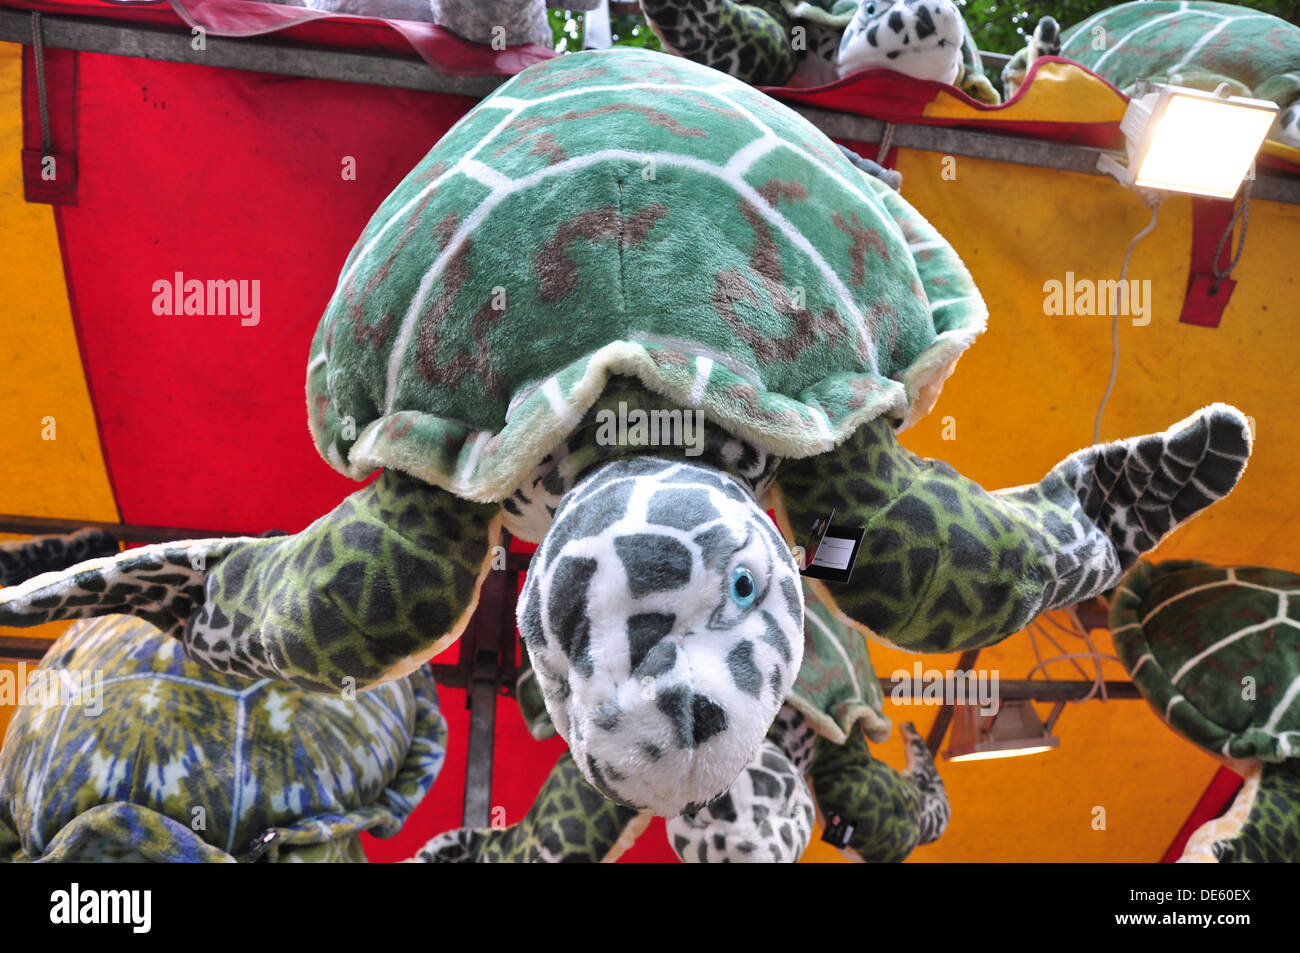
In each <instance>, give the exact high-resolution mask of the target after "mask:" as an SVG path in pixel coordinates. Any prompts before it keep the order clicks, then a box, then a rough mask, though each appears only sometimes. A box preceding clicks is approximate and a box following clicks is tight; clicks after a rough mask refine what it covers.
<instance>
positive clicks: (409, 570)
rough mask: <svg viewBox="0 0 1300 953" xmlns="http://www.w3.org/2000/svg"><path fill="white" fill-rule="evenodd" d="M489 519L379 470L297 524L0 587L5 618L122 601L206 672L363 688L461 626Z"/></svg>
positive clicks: (140, 552)
mask: <svg viewBox="0 0 1300 953" xmlns="http://www.w3.org/2000/svg"><path fill="white" fill-rule="evenodd" d="M497 519H498V508H497V507H495V506H485V505H482V504H477V503H470V502H467V501H464V500H460V499H458V498H456V497H455V496H453V495H451V494H450V493H448V492H446V491H445V490H440V489H437V488H435V487H431V486H429V485H428V484H426V483H423V482H422V481H420V480H416V479H414V478H412V477H408V476H406V475H405V474H403V473H400V472H398V471H395V470H386V471H384V472H383V473H382V474H381V475H380V476H379V478H378V479H376V480H375V481H373V482H372V483H370V484H369V485H368V486H366V487H364V488H363V489H361V490H358V491H357V492H355V493H353V494H352V495H351V496H348V497H347V498H346V499H344V500H343V502H342V503H340V504H339V505H338V506H337V507H336V508H335V509H334V510H333V511H332V512H330V513H328V514H326V515H325V516H323V517H321V518H320V519H319V520H317V521H316V522H315V523H313V524H312V525H311V526H309V527H308V528H307V529H305V530H303V531H302V532H301V533H298V534H296V535H293V536H277V537H271V538H249V537H239V538H231V539H207V540H192V541H186V542H178V543H163V544H158V545H155V546H146V547H142V548H140V549H133V550H128V551H127V552H125V553H122V554H121V555H119V556H116V557H110V558H103V559H95V560H91V561H89V562H86V563H81V564H79V565H77V566H74V567H72V568H71V569H68V570H66V571H64V572H62V573H47V574H45V575H42V576H37V577H34V578H32V579H29V580H27V581H26V582H24V583H22V584H21V585H18V586H13V587H9V588H5V589H0V625H15V626H29V625H37V624H39V623H41V622H47V621H50V620H53V619H77V618H88V617H92V616H102V615H108V614H111V613H119V612H130V613H131V614H133V615H135V616H136V617H138V618H141V619H145V620H147V621H148V622H150V623H152V624H153V625H155V626H157V627H158V628H160V629H162V630H163V631H164V632H166V633H167V634H168V635H172V636H175V637H177V638H180V639H181V640H182V641H183V642H184V643H185V648H186V651H187V652H188V653H189V655H190V657H191V658H193V659H194V660H195V661H197V662H199V663H200V664H201V665H203V666H205V667H206V668H208V669H210V670H212V671H215V672H222V673H225V674H232V675H242V676H245V677H248V678H274V679H280V680H283V681H289V682H293V683H294V684H295V685H298V686H300V687H302V688H306V689H311V690H314V691H322V692H339V691H343V690H346V689H364V688H367V687H369V686H371V685H374V684H377V683H378V682H381V681H384V680H386V679H389V678H396V677H399V676H401V675H406V674H408V673H409V672H411V671H413V670H414V669H415V668H417V667H418V666H419V665H420V664H421V663H422V662H423V661H424V660H426V659H428V658H429V657H430V656H432V655H435V654H437V653H438V652H439V651H441V649H442V648H443V647H444V646H446V645H447V644H449V643H450V642H452V641H455V639H456V638H458V637H459V636H460V633H461V631H462V630H463V629H464V627H465V624H466V623H467V622H468V620H469V617H470V615H471V614H472V613H473V609H474V606H475V605H476V603H477V600H478V588H479V583H480V582H481V580H482V576H483V573H484V572H486V568H487V565H488V555H489V553H490V551H491V547H492V545H493V544H494V543H495V541H496V535H497V526H498V522H497Z"/></svg>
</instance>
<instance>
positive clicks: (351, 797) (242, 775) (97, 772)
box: [0, 616, 446, 862]
mask: <svg viewBox="0 0 1300 953" xmlns="http://www.w3.org/2000/svg"><path fill="white" fill-rule="evenodd" d="M37 672H40V673H42V674H41V675H39V676H38V675H37V674H35V673H33V674H31V675H30V676H29V679H30V680H29V685H28V695H27V699H26V701H27V703H26V704H24V705H21V706H20V707H19V708H18V710H17V713H16V714H15V715H14V718H13V721H12V722H11V724H10V727H9V732H8V734H7V735H6V737H5V743H4V747H3V748H0V859H3V860H7V861H45V862H51V861H91V860H145V861H214V862H229V861H251V860H266V861H272V860H278V861H285V860H305V859H311V860H341V859H348V860H364V855H363V854H362V853H361V850H360V842H359V841H358V839H357V836H356V835H357V834H358V833H359V832H360V831H363V830H366V831H370V832H371V833H372V834H375V835H376V836H379V837H391V836H392V835H393V834H395V833H397V831H398V830H399V829H400V827H401V825H402V822H403V821H404V820H405V819H406V817H408V816H409V815H410V813H411V812H412V811H413V810H414V809H415V807H416V806H417V805H418V804H419V803H420V800H421V799H422V798H423V797H424V795H425V794H426V793H427V792H428V790H429V788H430V786H431V785H432V784H433V781H434V779H435V778H436V777H437V775H438V772H439V770H440V769H441V766H442V761H443V755H444V751H445V747H446V723H445V721H444V719H443V717H442V715H441V714H440V713H439V711H438V702H437V692H436V689H435V687H434V684H433V678H432V674H431V672H430V671H429V670H428V669H427V668H424V669H421V670H419V671H417V672H415V673H413V674H412V675H411V676H409V677H408V678H404V679H401V680H398V681H394V682H390V683H389V684H386V685H383V686H381V687H379V688H377V689H375V690H373V691H371V692H363V693H359V694H356V695H355V696H354V697H349V696H345V695H341V694H334V695H313V694H309V693H305V692H302V691H299V690H298V689H296V688H293V687H292V686H287V685H284V684H280V683H275V682H270V681H268V680H261V681H257V682H250V681H246V680H243V679H240V678H236V677H233V676H226V675H218V674H214V673H212V672H209V671H207V670H205V669H203V668H201V667H200V666H198V665H196V664H195V663H193V662H191V661H189V660H187V659H186V658H185V655H184V650H183V649H182V647H181V644H180V643H179V642H178V641H176V640H174V639H171V638H168V637H167V636H165V635H164V634H163V633H162V632H160V631H159V630H158V629H156V628H154V627H153V626H152V625H150V624H149V623H147V622H144V621H142V620H139V619H133V618H130V617H126V616H115V617H109V618H105V619H99V620H95V621H93V622H79V623H77V624H75V625H73V626H71V627H70V628H69V629H68V631H67V632H66V633H65V634H64V635H63V636H62V637H61V638H60V639H59V640H58V641H57V642H56V643H55V644H54V645H53V646H52V647H51V649H50V651H49V654H48V655H47V656H46V662H45V663H43V665H42V667H41V668H40V669H38V670H37ZM56 685H57V686H58V687H57V688H56ZM200 809H201V810H200Z"/></svg>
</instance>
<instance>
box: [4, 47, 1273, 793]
mask: <svg viewBox="0 0 1300 953" xmlns="http://www.w3.org/2000/svg"><path fill="white" fill-rule="evenodd" d="M985 319H986V309H985V306H984V303H983V300H982V299H981V297H980V295H979V292H978V290H977V289H976V287H975V285H974V282H973V281H972V280H971V277H970V274H969V273H968V272H967V271H966V269H965V267H964V266H963V265H962V263H961V261H960V259H959V258H958V257H957V255H956V253H955V252H954V251H953V250H952V248H951V247H950V246H949V245H948V243H947V242H945V241H944V240H943V239H942V238H941V237H940V236H939V235H938V233H937V232H935V230H934V229H933V228H932V227H931V226H930V225H929V224H928V223H927V222H926V221H925V220H924V219H923V218H922V217H921V216H920V215H918V214H917V213H916V211H915V210H914V209H912V208H911V206H909V205H908V204H907V203H906V202H905V201H903V199H901V198H900V197H899V196H898V195H897V194H896V193H894V192H893V191H892V190H891V189H890V188H889V187H888V186H887V185H885V184H884V183H882V182H880V181H878V180H877V179H875V178H873V177H872V176H870V175H867V174H866V173H864V172H862V171H861V170H859V169H858V168H856V167H855V166H854V164H853V163H852V162H850V161H849V159H847V158H846V157H845V156H844V155H843V154H842V153H841V152H840V151H839V150H838V149H837V148H836V147H835V146H834V144H833V143H832V142H831V141H830V140H829V139H827V138H826V137H825V136H824V135H822V133H821V132H819V131H818V130H817V129H816V128H815V127H813V126H812V125H811V124H810V123H808V122H807V121H805V120H804V119H803V118H802V117H800V116H799V115H798V114H796V113H795V112H793V111H791V110H790V109H788V108H786V107H785V106H782V105H781V104H779V103H777V102H776V101H775V100H772V99H770V98H769V97H767V96H765V95H763V94H762V93H760V92H758V91H757V90H755V89H753V88H752V87H749V86H746V85H745V84H743V83H741V82H739V81H738V80H735V79H732V78H731V77H728V76H725V75H723V74H721V73H719V72H717V71H715V70H710V69H706V68H705V67H702V66H698V65H696V64H694V63H690V62H687V61H685V60H682V59H678V58H675V57H671V56H666V55H663V54H659V53H651V52H647V51H639V50H629V49H620V50H611V51H606V52H592V53H577V54H573V55H572V56H565V57H559V58H557V59H554V60H551V61H548V62H546V63H543V64H540V65H538V66H536V67H532V68H530V69H528V70H525V71H524V72H522V73H520V74H519V75H518V76H516V77H515V78H514V79H512V80H510V81H509V82H508V83H506V84H505V85H503V86H502V87H500V89H498V90H497V91H496V92H494V93H493V94H492V95H491V96H489V97H488V98H487V99H485V100H484V101H483V102H481V103H480V104H478V105H477V106H476V107H475V108H474V109H473V110H471V111H470V112H469V113H468V114H467V115H466V116H465V117H464V118H463V119H461V121H460V122H459V123H457V125H456V126H455V128H453V129H452V130H451V131H450V132H449V133H448V134H447V135H446V136H445V137H444V138H443V139H442V140H441V141H440V142H439V143H438V144H437V145H436V146H435V147H434V148H433V150H432V151H431V152H430V153H429V154H428V156H426V158H425V159H424V160H423V161H422V162H420V163H419V165H417V166H416V168H415V169H414V170H413V171H412V172H411V174H410V175H409V176H408V177H407V178H406V180H405V181H403V182H402V183H401V184H400V185H399V186H398V187H397V189H396V190H395V191H394V192H393V194H392V195H390V196H389V197H388V198H387V199H386V200H385V201H384V203H383V204H382V205H381V206H380V208H379V210H378V211H377V212H376V214H375V216H374V218H373V219H372V220H371V223H370V225H369V226H368V227H367V228H366V230H365V232H364V233H363V234H362V236H361V238H360V240H359V241H358V243H357V245H356V247H355V248H354V250H353V252H352V254H351V256H350V257H349V258H348V261H347V263H346V265H345V266H344V269H343V274H342V275H341V277H340V279H339V283H338V287H337V289H336V291H335V294H334V297H333V299H332V300H331V303H330V305H329V307H328V309H327V310H326V313H325V315H324V317H323V318H322V320H321V322H320V325H319V327H318V329H317V332H316V336H315V339H314V341H313V343H312V347H311V355H310V359H309V361H308V365H307V396H308V409H309V423H310V426H311V432H312V435H313V436H314V438H315V440H316V444H317V447H318V449H319V450H320V452H321V454H322V456H323V457H324V458H325V459H326V460H327V461H328V462H329V463H331V464H332V465H333V466H334V467H336V468H337V469H338V470H339V471H340V472H342V473H345V474H347V475H349V476H351V477H353V478H355V479H358V480H361V479H364V478H366V477H368V476H370V475H372V474H374V473H375V472H376V471H379V475H378V478H377V479H375V480H374V481H373V482H371V483H369V484H368V485H366V486H365V487H364V488H362V489H360V490H358V491H357V492H355V493H353V494H352V495H351V496H349V497H347V498H346V499H344V500H343V501H342V502H341V503H340V504H339V505H338V506H337V507H336V508H335V509H334V510H333V511H332V512H330V513H328V514H327V515H325V516H323V517H321V518H320V519H318V520H317V521H316V522H314V523H313V524H311V525H310V526H309V527H307V528H306V529H304V530H303V531H301V532H299V533H297V534H295V535H293V536H287V537H280V538H275V539H254V538H246V537H245V538H235V539H209V540H189V541H183V542H178V543H168V544H160V545H154V546H147V547H143V548H140V549H135V550H131V551H129V552H126V553H123V554H121V555H120V556H117V557H114V558H112V559H100V560H93V561H90V562H87V563H83V564H81V565H80V566H76V567H73V568H71V569H69V570H67V571H66V572H64V573H60V574H46V575H44V576H39V577H37V578H35V579H32V580H28V581H27V582H25V583H23V584H22V585H19V586H16V587H13V588H12V589H5V590H0V625H32V624H36V623H39V622H44V621H46V620H49V619H61V618H78V617H85V616H93V615H101V614H105V613H114V612H131V613H134V614H136V615H138V616H140V617H142V618H145V619H147V620H148V621H150V622H152V623H154V624H155V625H157V626H158V627H159V628H161V629H163V630H164V631H165V632H167V633H168V634H170V635H174V636H176V637H177V638H179V639H181V640H182V641H183V643H184V645H185V648H186V651H187V653H188V654H189V655H190V657H191V658H193V659H194V660H195V661H197V662H199V663H200V664H202V665H204V666H206V667H208V668H209V669H212V670H214V671H217V672H223V673H229V674H237V675H241V676H244V677H248V678H272V679H280V680H287V681H291V682H293V683H294V684H296V685H298V686H300V687H302V688H306V689H309V690H313V691H321V692H337V691H339V690H340V689H341V688H342V687H344V686H346V685H355V686H356V687H357V688H358V689H365V688H368V687H372V686H375V685H378V684H381V683H382V682H384V681H385V680H388V679H391V678H397V677H400V676H402V675H405V674H408V673H410V672H412V671H414V670H416V669H417V668H419V667H420V666H421V665H422V664H423V663H424V661H425V660H427V659H428V658H429V657H430V656H431V655H433V654H435V653H437V652H439V651H441V650H442V649H443V648H445V647H446V646H448V645H449V644H450V643H452V642H454V641H455V640H456V639H457V638H458V637H459V636H460V633H461V632H462V631H463V629H464V627H465V625H466V624H467V623H468V620H469V618H470V617H471V615H472V614H473V611H474V608H475V604H476V602H477V600H478V593H479V587H480V584H481V582H482V580H483V578H484V576H485V575H486V573H488V572H489V571H490V570H491V567H492V563H493V555H494V553H493V548H494V545H495V544H496V543H497V540H498V538H499V528H500V526H501V525H503V524H504V525H505V527H506V528H507V529H509V530H510V532H512V533H513V534H515V535H516V536H518V537H520V538H522V539H525V540H530V541H534V542H540V546H539V549H538V551H537V556H536V559H535V561H534V563H533V571H531V572H530V573H529V574H528V579H527V584H526V586H525V588H524V591H523V593H522V595H521V598H520V600H519V608H518V622H519V626H520V630H521V632H522V634H523V638H524V643H525V645H526V647H527V650H528V653H529V656H530V658H531V660H532V665H533V668H534V670H535V671H536V673H537V678H538V681H539V684H540V685H541V687H542V690H543V695H544V697H545V701H546V706H547V709H548V711H549V713H550V716H551V718H552V719H553V720H554V722H555V724H556V727H557V729H558V730H559V732H560V734H561V735H562V736H563V737H564V738H565V740H566V741H567V742H568V744H569V747H570V749H571V750H572V752H573V756H574V760H575V761H576V762H577V764H578V767H579V768H580V769H581V770H582V772H583V775H584V776H585V777H586V778H587V780H588V781H589V782H591V783H592V784H593V785H594V786H595V787H596V788H597V789H599V790H600V791H601V792H602V793H604V794H605V795H606V796H608V797H610V798H612V799H614V800H618V801H622V802H624V803H625V804H626V805H627V806H630V807H634V808H637V809H638V810H647V811H651V812H653V813H656V814H661V815H663V816H669V817H671V816H676V815H678V814H681V813H684V812H687V811H691V810H696V809H698V808H699V807H702V806H703V805H705V804H707V803H709V802H710V801H712V800H713V799H714V798H716V797H717V796H718V795H719V794H721V793H722V792H723V791H725V790H726V789H727V788H728V787H730V786H731V784H732V782H733V781H735V779H736V777H737V776H738V775H739V774H740V772H741V771H742V770H743V769H744V767H745V766H746V765H747V764H749V763H750V761H751V760H752V759H753V757H754V755H755V753H756V752H757V750H758V748H759V746H760V745H761V744H762V742H763V739H764V737H765V736H766V735H767V731H768V729H769V728H770V727H771V725H772V722H773V720H774V719H775V717H776V714H777V712H778V711H779V710H780V708H781V706H782V705H783V704H784V701H785V698H786V696H787V695H789V693H790V689H791V686H792V685H793V683H794V680H795V675H796V674H797V673H798V671H799V666H800V662H801V659H802V646H803V638H802V635H803V630H804V613H803V594H802V588H801V586H800V585H799V567H798V565H797V561H796V558H795V556H794V552H793V551H792V549H791V541H792V542H793V543H794V544H795V545H796V546H798V547H801V548H802V550H804V551H807V550H808V549H809V548H810V547H811V546H812V545H813V543H814V540H813V538H812V534H813V531H814V527H815V526H818V525H824V522H825V520H826V518H827V517H829V516H830V515H831V514H832V513H834V519H835V522H836V523H838V524H842V525H847V526H850V527H860V528H862V531H863V533H864V540H863V544H862V548H861V552H860V555H859V557H858V560H857V568H856V571H855V572H854V574H853V576H852V579H851V580H850V581H848V582H844V583H822V582H820V581H817V582H815V583H814V584H813V585H814V588H815V589H816V590H817V593H818V595H819V597H821V598H822V599H823V600H825V601H827V602H828V604H830V605H833V606H834V607H835V609H836V611H837V614H838V617H839V618H841V619H842V620H843V621H845V622H846V623H851V624H852V625H853V626H854V627H856V628H857V629H858V631H859V632H861V633H863V634H864V635H865V634H868V633H869V634H871V635H873V636H875V637H877V638H879V639H881V640H884V641H886V642H889V643H892V644H895V645H899V646H902V647H905V648H908V649H911V650H914V651H923V652H953V651H958V650H961V649H967V648H975V647H978V646H984V645H991V644H993V643H995V642H997V641H1000V640H1001V639H1003V638H1005V637H1007V636H1008V635H1010V634H1012V633H1014V632H1017V631H1019V630H1020V629H1023V628H1024V627H1025V625H1026V623H1027V622H1028V621H1029V620H1030V619H1032V618H1033V617H1034V616H1035V615H1037V614H1038V613H1039V612H1041V611H1043V610H1045V609H1051V608H1055V607H1059V606H1066V605H1071V604H1073V603H1075V602H1078V601H1080V600H1082V599H1086V598H1088V597H1090V596H1092V595H1094V594H1096V593H1098V592H1101V591H1103V590H1105V589H1108V588H1109V587H1111V586H1113V585H1114V584H1115V583H1116V582H1118V580H1119V578H1120V575H1121V573H1122V572H1123V570H1124V569H1126V568H1127V567H1128V566H1130V565H1131V564H1132V563H1133V562H1134V561H1136V559H1137V558H1138V556H1139V555H1140V554H1141V553H1142V552H1143V551H1145V550H1146V549H1149V548H1150V547H1152V546H1154V545H1155V544H1156V543H1157V542H1158V541H1159V540H1160V538H1161V537H1162V536H1164V535H1165V534H1166V533H1168V532H1170V531H1172V530H1173V529H1174V527H1175V526H1176V525H1177V524H1178V523H1180V522H1182V521H1183V520H1185V519H1187V518H1188V517H1190V516H1192V515H1194V514H1195V513H1197V512H1199V511H1201V510H1202V509H1204V508H1205V507H1206V506H1209V505H1210V504H1211V503H1213V502H1214V501H1215V500H1217V499H1218V498H1220V497H1222V496H1223V495H1225V494H1226V493H1228V492H1229V491H1230V490H1231V489H1232V487H1233V486H1234V485H1235V483H1236V481H1237V479H1238V477H1239V476H1240V474H1241V472H1242V470H1243V468H1244V467H1245V465H1246V460H1247V457H1248V455H1249V452H1250V443H1249V431H1248V427H1247V422H1246V419H1245V417H1244V416H1243V415H1242V414H1241V413H1240V412H1239V411H1237V410H1236V409H1234V408H1231V407H1227V406H1224V405H1214V406H1212V407H1210V408H1207V409H1205V410H1202V411H1200V412H1198V413H1196V414H1194V415H1193V416H1192V417H1190V418H1188V419H1187V420H1185V421H1183V422H1182V423H1180V424H1178V425H1177V426H1176V427H1174V428H1173V429H1171V430H1170V431H1168V432H1166V433H1164V434H1157V435H1154V436H1148V437H1139V438H1133V439H1130V440H1126V441H1123V442H1118V443H1112V444H1106V445H1101V446H1096V447H1093V448H1090V449H1087V450H1082V451H1079V452H1077V453H1075V454H1073V455H1072V456H1070V457H1069V458H1068V459H1066V460H1065V461H1064V462H1063V463H1061V464H1059V465H1058V466H1057V467H1056V468H1054V469H1053V470H1052V471H1051V472H1050V473H1049V474H1048V475H1047V476H1046V477H1045V478H1044V479H1043V480H1042V481H1040V482H1039V483H1036V484H1032V485H1028V486H1024V487H1019V488H1017V489H1014V490H1007V491H1004V492H1000V493H988V492H986V491H985V490H984V489H982V488H981V487H980V486H979V485H977V484H975V483H973V482H971V481H969V480H966V479H965V478H963V477H961V476H960V475H959V474H957V473H956V472H955V471H954V470H952V469H951V468H950V467H948V466H947V465H945V464H942V463H936V462H933V461H928V460H923V459H921V458H918V457H916V456H914V455H913V454H911V453H909V452H908V451H907V450H905V449H904V448H903V447H902V446H901V445H900V444H899V443H898V439H897V437H896V433H897V431H899V430H901V429H903V428H905V427H907V426H910V425H911V423H913V422H914V421H915V420H916V419H917V418H919V417H920V416H921V415H923V414H924V413H926V412H927V411H928V410H929V409H930V407H931V406H933V404H934V401H935V400H936V399H937V397H938V394H939V391H940V389H941V387H942V384H943V381H944V380H945V379H946V378H947V376H948V374H949V373H950V372H951V370H952V368H953V365H954V364H955V362H956V361H957V359H958V357H959V356H960V355H961V353H962V352H963V351H964V350H965V349H966V347H967V346H968V345H969V344H970V343H971V341H973V340H974V338H975V337H976V336H977V335H978V334H979V333H980V332H981V331H982V330H983V327H984V324H985ZM1184 461H1186V462H1184ZM768 506H771V507H772V508H774V509H775V511H776V513H777V516H778V520H779V522H780V525H781V527H782V530H783V531H784V532H785V533H786V536H787V537H788V539H787V538H783V536H782V533H780V532H777V530H776V529H775V528H774V527H773V525H772V521H771V520H770V519H769V518H768V516H767V513H766V512H765V508H767V507H768ZM647 679H651V680H653V682H654V684H655V685H656V691H655V692H653V693H645V694H643V685H644V684H645V681H646V680H647Z"/></svg>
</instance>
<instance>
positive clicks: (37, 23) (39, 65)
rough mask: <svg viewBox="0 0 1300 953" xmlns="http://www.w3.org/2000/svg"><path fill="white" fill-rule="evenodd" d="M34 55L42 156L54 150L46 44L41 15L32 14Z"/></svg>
mask: <svg viewBox="0 0 1300 953" xmlns="http://www.w3.org/2000/svg"><path fill="white" fill-rule="evenodd" d="M32 55H33V56H34V58H35V59H36V98H37V99H38V100H39V101H40V104H41V158H44V157H45V156H48V155H49V154H50V153H51V152H53V151H54V144H53V143H52V142H51V141H50V104H49V99H48V98H47V96H46V92H45V44H44V42H43V41H42V39H41V15H40V14H39V13H33V14H32Z"/></svg>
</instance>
